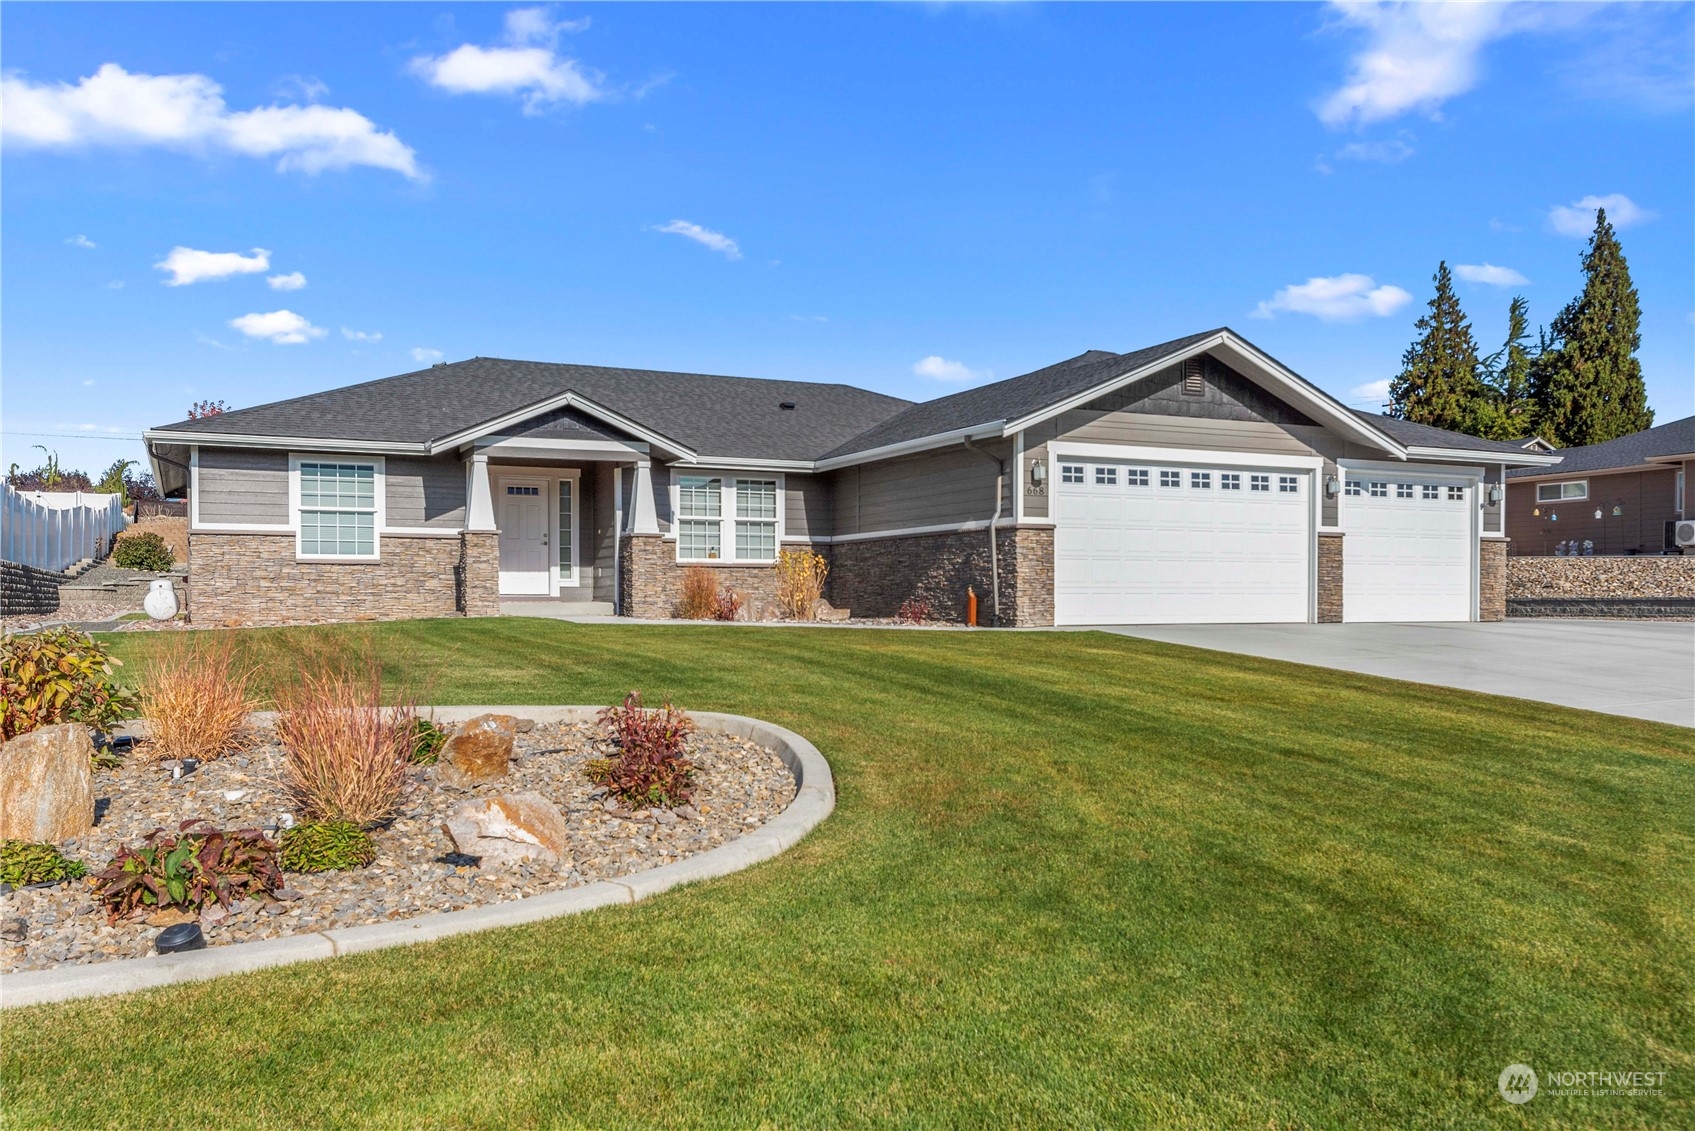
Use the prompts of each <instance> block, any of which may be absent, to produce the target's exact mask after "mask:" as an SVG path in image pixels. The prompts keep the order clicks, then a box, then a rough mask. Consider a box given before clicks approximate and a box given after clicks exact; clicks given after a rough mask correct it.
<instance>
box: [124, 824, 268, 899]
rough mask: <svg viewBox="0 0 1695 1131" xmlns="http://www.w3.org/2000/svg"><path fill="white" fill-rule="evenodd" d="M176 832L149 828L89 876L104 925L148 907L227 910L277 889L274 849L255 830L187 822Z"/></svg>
mask: <svg viewBox="0 0 1695 1131" xmlns="http://www.w3.org/2000/svg"><path fill="white" fill-rule="evenodd" d="M177 833H178V835H177V836H170V835H168V834H167V833H166V832H165V830H164V829H154V830H153V831H152V832H150V833H148V834H147V836H146V837H144V838H143V841H142V846H141V847H140V848H131V847H130V846H129V845H125V846H124V847H122V848H120V849H119V850H118V855H117V856H116V857H114V858H113V860H112V863H111V866H110V867H108V868H107V869H106V870H105V871H103V872H101V873H100V874H99V875H97V876H95V877H94V894H95V896H96V898H98V899H99V900H100V902H102V903H104V904H105V905H106V921H107V923H109V924H110V923H116V922H117V921H118V920H119V919H122V918H124V917H126V916H128V917H131V918H136V917H139V916H141V915H143V914H145V913H146V912H147V911H148V910H149V909H152V908H167V907H179V908H181V909H183V910H184V911H198V910H200V909H201V908H202V907H205V906H206V905H207V904H208V903H213V902H215V903H217V904H218V905H219V906H220V907H226V908H227V907H229V905H230V904H231V903H234V902H236V901H237V900H242V899H248V898H253V897H258V896H267V895H270V894H271V893H272V892H274V891H276V890H277V889H278V888H280V887H281V886H282V872H281V871H279V870H278V868H277V846H276V845H274V844H272V843H271V842H270V841H269V840H267V839H266V838H265V834H264V833H262V832H260V831H259V830H258V829H238V830H236V831H234V832H224V831H222V830H220V829H216V828H213V827H212V825H210V824H209V823H207V822H205V821H202V820H198V819H190V820H187V821H184V822H183V823H182V824H181V825H179V826H178V828H177Z"/></svg>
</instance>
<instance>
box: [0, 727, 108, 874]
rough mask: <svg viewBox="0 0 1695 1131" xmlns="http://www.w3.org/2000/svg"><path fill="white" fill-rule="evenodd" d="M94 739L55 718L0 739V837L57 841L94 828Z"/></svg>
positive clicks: (63, 840)
mask: <svg viewBox="0 0 1695 1131" xmlns="http://www.w3.org/2000/svg"><path fill="white" fill-rule="evenodd" d="M93 757H94V743H93V741H92V740H91V739H90V738H89V737H88V728H87V727H85V726H83V725H82V724H81V723H60V724H59V725H58V726H50V727H42V728H41V729H40V730H32V731H30V732H29V733H28V734H20V735H18V737H16V738H14V739H12V740H11V741H10V742H6V743H0V840H27V841H33V842H37V843H41V844H62V843H63V842H65V841H67V840H71V839H74V838H76V837H80V836H82V835H83V834H84V833H86V832H88V831H89V830H90V829H92V828H93V827H94V774H93V771H92V769H91V768H90V766H91V762H90V760H91V759H92V758H93Z"/></svg>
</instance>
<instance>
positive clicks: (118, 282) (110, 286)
mask: <svg viewBox="0 0 1695 1131" xmlns="http://www.w3.org/2000/svg"><path fill="white" fill-rule="evenodd" d="M106 289H107V290H109V291H121V290H123V289H124V281H123V280H122V279H113V280H112V281H111V282H110V283H107V284H106Z"/></svg>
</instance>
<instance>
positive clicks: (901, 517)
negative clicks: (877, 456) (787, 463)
mask: <svg viewBox="0 0 1695 1131" xmlns="http://www.w3.org/2000/svg"><path fill="white" fill-rule="evenodd" d="M979 447H980V448H981V449H982V451H971V450H969V449H967V448H965V447H963V446H961V447H953V448H944V449H942V450H940V451H934V452H926V453H924V454H923V455H918V456H911V457H908V458H904V459H892V460H883V461H881V462H879V463H870V464H863V465H861V466H859V467H850V468H846V469H844V470H842V471H840V472H837V473H836V475H835V477H834V482H835V494H836V505H835V520H836V521H835V526H836V530H835V532H836V536H837V537H841V536H844V535H849V534H867V533H874V532H876V531H880V530H909V529H912V528H913V527H927V526H951V525H957V524H960V523H965V522H982V521H986V520H987V519H989V518H990V517H991V516H992V515H993V514H994V510H995V500H994V494H995V476H996V475H997V474H998V473H999V472H998V469H997V468H996V466H995V463H994V462H993V460H991V459H988V458H985V457H984V455H983V454H982V452H985V451H986V452H988V453H990V454H991V455H993V456H996V457H999V458H1001V459H1004V460H1006V461H1007V481H1008V491H1007V498H1006V499H1005V500H1004V501H1003V505H1002V517H1003V518H1005V519H1007V520H1008V521H1009V522H1010V521H1011V518H1012V504H1011V499H1010V494H1011V491H1010V486H1011V481H1012V479H1013V472H1014V468H1013V467H1012V465H1011V462H1012V444H1011V442H1010V441H1006V440H1001V441H995V442H992V443H984V444H981V445H979ZM815 533H816V532H815Z"/></svg>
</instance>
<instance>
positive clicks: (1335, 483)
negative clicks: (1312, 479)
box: [1324, 475, 1342, 499]
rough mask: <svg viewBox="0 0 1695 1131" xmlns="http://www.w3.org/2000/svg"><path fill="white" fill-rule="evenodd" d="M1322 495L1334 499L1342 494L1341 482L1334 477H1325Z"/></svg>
mask: <svg viewBox="0 0 1695 1131" xmlns="http://www.w3.org/2000/svg"><path fill="white" fill-rule="evenodd" d="M1324 493H1325V494H1326V495H1328V496H1330V497H1331V498H1332V499H1334V498H1335V497H1336V496H1337V495H1340V494H1341V493H1342V481H1341V480H1340V479H1338V478H1336V477H1335V476H1334V475H1327V476H1325V478H1324Z"/></svg>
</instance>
